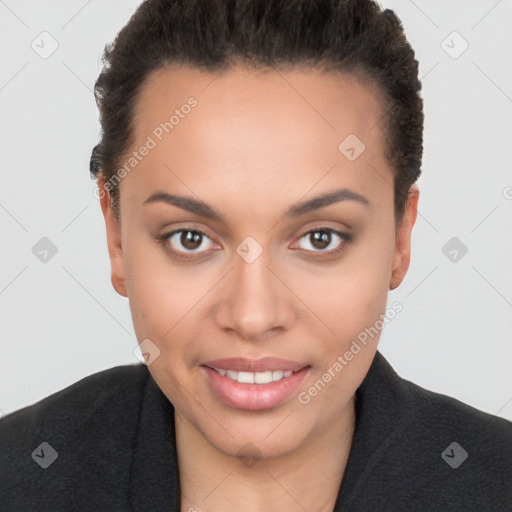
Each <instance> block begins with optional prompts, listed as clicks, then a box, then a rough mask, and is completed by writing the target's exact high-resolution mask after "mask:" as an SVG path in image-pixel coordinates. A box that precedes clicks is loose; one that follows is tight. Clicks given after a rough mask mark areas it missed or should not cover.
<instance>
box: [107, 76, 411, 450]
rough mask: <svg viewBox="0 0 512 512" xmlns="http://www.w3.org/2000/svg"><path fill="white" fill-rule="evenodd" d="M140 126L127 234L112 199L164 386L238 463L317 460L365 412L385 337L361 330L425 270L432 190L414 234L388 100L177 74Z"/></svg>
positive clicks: (345, 89) (128, 290)
mask: <svg viewBox="0 0 512 512" xmlns="http://www.w3.org/2000/svg"><path fill="white" fill-rule="evenodd" d="M190 98H193V99H192V100H191V99H190ZM186 105H189V107H186ZM135 114H136V115H135V119H134V129H135V144H134V146H133V147H132V148H131V151H130V155H132V152H133V151H137V152H138V157H137V164H136V166H134V167H133V169H131V170H130V172H127V173H126V174H125V176H124V178H123V179H122V181H121V183H120V198H121V199H120V205H121V208H120V211H121V224H120V225H118V224H117V223H116V222H115V220H114V218H113V214H112V210H111V208H110V204H109V199H108V195H107V196H105V197H104V198H102V200H101V201H102V209H103V214H104V216H105V221H106V226H107V237H108V245H109V254H110V258H111V266H112V283H113V285H114V287H115V289H116V290H117V291H118V293H120V294H121V295H123V296H126V297H128V298H129V303H130V309H131V313H132V317H133V323H134V329H135V332H136V335H137V338H138V340H139V343H141V342H143V340H150V342H148V341H146V342H145V344H146V345H145V347H146V350H144V349H143V352H144V351H146V352H149V358H150V359H149V360H148V362H149V365H148V368H149V370H150V372H151V374H152V376H153V377H154V379H155V381H156V382H157V384H158V385H159V386H160V388H161V389H162V391H163V392H164V393H165V394H166V396H167V397H168V398H169V400H170V401H171V402H172V403H173V405H174V407H175V409H176V414H177V417H178V416H179V417H180V418H182V419H183V420H184V421H186V422H187V424H188V425H190V426H192V428H193V429H194V431H195V432H198V433H200V435H201V436H202V437H203V438H204V439H206V440H207V441H208V442H209V443H210V445H211V446H213V447H215V448H217V449H218V450H219V451H220V452H223V453H225V454H230V455H235V454H237V453H238V452H239V450H240V449H241V448H242V447H243V446H245V445H246V443H249V442H250V443H252V444H253V445H255V446H256V447H257V449H258V451H259V453H260V454H261V456H263V457H267V456H268V457H270V456H277V455H280V454H284V453H286V452H291V451H292V450H294V449H297V448H299V447H300V446H306V445H307V443H308V442H309V441H310V440H311V439H313V438H314V436H318V435H320V434H321V433H322V432H323V431H326V429H329V428H330V427H331V426H332V425H334V424H335V423H336V421H337V418H340V417H341V416H342V414H343V411H344V410H346V409H347V404H349V403H350V401H351V400H353V396H354V392H355V391H356V389H357V387H358V386H359V384H360V383H361V381H362V380H363V378H364V376H365V375H366V373H367V371H368V368H369V366H370V364H371V361H372V359H373V356H374V354H375V351H376V349H377V342H378V339H379V335H380V331H379V332H378V333H377V334H375V335H373V337H372V336H367V339H366V343H363V342H362V341H360V340H361V333H363V332H365V329H366V330H367V329H369V328H371V327H372V326H375V325H376V322H377V325H381V324H382V321H381V322H380V323H379V320H382V315H384V314H385V313H386V301H387V293H388V290H389V289H390V288H394V287H396V286H398V284H399V283H400V282H401V280H402V279H403V277H404V275H405V272H406V271H407V268H408V264H409V251H410V235H411V230H412V226H413V224H414V221H415V218H416V203H417V199H418V191H417V189H415V188H414V189H413V190H412V192H413V193H412V194H411V198H410V200H409V202H408V205H407V210H406V214H405V217H404V219H403V221H402V222H401V223H400V224H399V226H398V228H396V226H395V220H394V204H393V186H392V183H393V173H392V171H391V169H390V167H389V165H388V163H387V162H386V160H385V158H384V148H383V146H382V142H381V137H382V132H381V125H380V122H379V119H380V105H379V102H378V98H377V96H376V95H375V93H374V91H372V90H371V89H369V88H368V87H367V86H364V85H362V84H361V83H360V82H358V81H357V80H356V79H355V78H354V77H353V76H351V75H347V74H334V73H328V74H326V73H321V72H320V71H313V70H305V69H295V70H293V71H287V72H279V73H278V72H276V71H273V70H272V71H269V72H266V73H264V72H255V71H249V70H246V69H243V68H232V69H230V70H229V71H228V72H225V73H223V74H221V75H218V76H217V75H214V74H210V73H206V72H200V71H199V70H196V69H193V68H188V67H175V68H173V69H170V68H168V69H165V70H159V71H157V72H155V73H153V74H152V75H150V77H149V79H148V81H147V82H146V83H145V85H144V87H143V89H142V90H141V95H140V97H139V100H138V103H137V106H136V112H135ZM171 115H175V118H174V119H172V120H171V123H173V124H172V125H171V124H170V123H168V124H167V125H165V122H169V119H170V117H171ZM162 123H163V124H162ZM350 134H354V135H355V137H357V138H354V135H350ZM348 136H350V137H351V138H349V139H347V140H346V141H345V139H346V138H347V137H348ZM150 139H151V140H150ZM343 141H345V142H343ZM340 144H341V146H340ZM363 144H364V146H363ZM143 146H146V148H149V149H148V150H147V151H145V150H141V149H140V148H141V147H143ZM340 147H341V149H340ZM351 148H353V150H352V149H351ZM362 149H363V150H362ZM361 150H362V151H361ZM143 153H144V155H143ZM130 155H128V156H127V160H126V161H128V158H129V157H130ZM354 157H356V158H354ZM132 163H133V162H132ZM155 194H159V195H156V196H155ZM152 197H153V199H150V198H152ZM318 198H323V200H322V199H318ZM315 199H316V200H315ZM374 331H375V329H374ZM366 332H368V331H366ZM363 338H364V336H363ZM354 340H356V344H357V345H358V346H359V349H360V350H359V351H357V349H356V348H355V346H354V343H353V342H354ZM358 340H359V341H358ZM347 352H351V353H352V357H350V356H349V355H346V354H347ZM268 358H270V359H268ZM273 358H280V360H273ZM340 358H341V359H340ZM225 359H231V360H230V361H220V360H225ZM233 359H234V360H233ZM283 360H285V361H283ZM336 363H338V364H336ZM340 367H341V368H340ZM217 370H220V371H217ZM222 370H230V371H231V372H235V371H237V370H238V371H240V372H241V373H239V374H237V373H229V374H226V375H223V374H222ZM251 370H252V371H251ZM280 370H282V371H288V372H290V371H292V372H293V373H292V374H291V375H289V376H288V374H287V373H282V374H280V373H279V372H280ZM280 377H283V378H282V379H281V380H277V379H279V378H280ZM233 379H238V380H241V381H245V380H247V381H248V382H250V381H251V379H256V382H255V383H244V382H242V383H240V382H235V380H233ZM269 379H276V380H275V382H267V381H268V380H269ZM315 390H316V392H315ZM292 413H293V414H292ZM276 425H279V427H278V428H277V429H276Z"/></svg>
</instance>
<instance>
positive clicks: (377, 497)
mask: <svg viewBox="0 0 512 512" xmlns="http://www.w3.org/2000/svg"><path fill="white" fill-rule="evenodd" d="M356 422H357V423H356V433H355V437H354V441H353V445H352V449H351V452H350V457H349V461H348V464H347V468H346V471H345V476H344V479H343V482H342V484H341V487H340V490H339V494H338V500H337V503H336V506H335V511H336V512H341V511H344V512H345V511H346V512H363V511H364V512H379V511H386V512H388V511H389V512H400V511H407V512H426V511H429V512H452V511H461V512H462V511H463V512H473V511H474V512H486V511H491V512H505V511H512V423H511V422H508V421H506V420H504V419H502V418H498V417H495V416H492V415H489V414H486V413H483V412H481V411H478V410H477V409H474V408H472V407H469V406H468V405H465V404H463V403H461V402H459V401H457V400H455V399H453V398H449V397H447V396H444V395H440V394H436V393H433V392H431V391H427V390H425V389H423V388H421V387H419V386H417V385H415V384H413V383H411V382H409V381H407V380H405V379H402V378H401V377H399V376H398V375H397V374H396V373H395V372H394V370H393V369H392V368H391V366H390V365H389V363H388V362H387V361H386V360H385V359H384V357H383V356H382V355H381V354H380V353H379V352H377V354H376V356H375V359H374V361H373V363H372V366H371V368H370V371H369V372H368V374H367V376H366V377H365V379H364V381H363V383H362V384H361V386H360V387H359V389H358V390H357V392H356ZM43 443H47V444H43ZM454 443H457V444H454ZM0 456H1V462H0V510H1V511H6V512H15V511H23V512H28V511H38V512H43V511H52V512H60V511H63V512H64V511H65V512H72V511H82V510H84V511H85V510H87V511H93V512H104V511H107V512H108V511H131V510H133V511H148V512H149V511H151V512H159V511H164V510H165V511H171V512H179V510H180V508H179V475H178V465H177V458H176V447H175V432H174V408H173V406H172V404H171V403H170V402H169V400H167V398H166V397H165V395H164V394H163V393H162V392H161V391H160V389H159V388H158V386H157V385H156V383H155V381H154V380H153V378H152V377H151V375H150V373H149V371H148V369H147V367H146V366H145V365H144V364H142V363H137V364H133V365H124V366H117V367H115V368H111V369H109V370H104V371H101V372H98V373H95V374H93V375H90V376H88V377H86V378H84V379H82V380H80V381H78V382H76V383H75V384H73V385H71V386H69V387H67V388H65V389H63V390H61V391H59V392H57V393H54V394H52V395H50V396H49V397H47V398H45V399H43V400H41V401H39V402H37V403H36V404H34V405H31V406H28V407H25V408H23V409H20V410H18V411H16V412H13V413H11V414H8V415H7V416H5V417H4V418H2V419H1V420H0ZM45 466H46V467H45ZM306 485H307V484H306ZM283 512H286V511H283ZM310 512H313V511H310Z"/></svg>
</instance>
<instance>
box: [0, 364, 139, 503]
mask: <svg viewBox="0 0 512 512" xmlns="http://www.w3.org/2000/svg"><path fill="white" fill-rule="evenodd" d="M148 375H149V371H148V369H147V367H146V365H144V364H142V363H137V364H128V365H120V366H116V367H113V368H110V369H107V370H102V371H99V372H97V373H94V374H92V375H89V376H87V377H84V378H82V379H81V380H79V381H77V382H75V383H74V384H71V385H70V386H68V387H66V388H64V389H62V390H60V391H57V392H55V393H53V394H51V395H49V396H48V397H46V398H43V399H42V400H40V401H38V402H36V403H34V404H32V405H29V406H27V407H24V408H22V409H19V410H17V411H14V412H12V413H10V414H7V415H6V416H4V417H3V418H1V419H0V453H1V454H2V461H1V464H0V495H1V496H2V497H3V499H5V500H6V503H9V504H10V505H11V506H12V507H14V504H16V506H18V505H19V507H20V508H12V509H10V510H18V509H19V510H21V509H22V508H21V507H22V506H23V507H25V509H26V510H27V509H30V510H32V509H31V508H30V507H31V506H34V507H35V508H34V510H35V509H37V510H60V509H54V508H53V509H52V507H54V506H56V502H55V501H53V504H52V500H55V496H57V495H59V500H64V502H66V503H68V504H69V505H70V506H71V503H75V504H76V503H77V500H78V502H81V501H82V500H83V503H88V505H92V504H93V503H94V500H95V499H98V500H100V499H101V497H102V496H104V495H105V493H106V494H109V495H110V496H111V497H113V496H115V495H116V494H118V495H119V499H120V500H122V499H123V495H125V494H126V493H124V494H123V491H122V490H123V489H124V488H125V487H126V485H127V478H128V476H129V468H130V464H131V457H132V446H133V443H134V439H135V436H136V433H137V426H138V421H139V412H140V406H141V400H142V397H143V390H144V386H145V383H146V381H147V378H148ZM87 489H88V490H89V492H87ZM90 489H97V490H98V493H97V494H96V495H91V494H90ZM71 490H72V491H71ZM102 490H103V491H104V492H103V493H102ZM69 493H71V494H70V495H69V496H67V494H69ZM81 493H83V495H81ZM10 500H12V501H10ZM45 500H48V502H45ZM66 500H67V501H66ZM98 505H101V502H100V501H98ZM26 507H29V508H26Z"/></svg>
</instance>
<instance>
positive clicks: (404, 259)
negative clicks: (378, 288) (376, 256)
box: [389, 185, 420, 290]
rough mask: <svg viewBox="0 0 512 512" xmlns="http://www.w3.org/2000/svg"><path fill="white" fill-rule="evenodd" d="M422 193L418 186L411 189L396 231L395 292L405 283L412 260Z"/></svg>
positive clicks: (393, 269)
mask: <svg viewBox="0 0 512 512" xmlns="http://www.w3.org/2000/svg"><path fill="white" fill-rule="evenodd" d="M419 195H420V191H419V189H418V187H417V186H416V185H412V186H411V188H410V189H409V193H408V197H407V204H406V207H405V212H404V216H403V218H402V220H401V221H400V223H399V225H398V227H397V230H396V242H395V252H394V255H393V265H392V269H391V280H390V282H389V289H390V290H394V289H395V288H397V287H398V286H399V285H400V283H401V282H402V281H403V279H404V277H405V274H406V273H407V270H408V269H409V263H410V260H411V234H412V228H413V226H414V223H415V222H416V216H417V213H418V198H419Z"/></svg>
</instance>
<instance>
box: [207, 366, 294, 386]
mask: <svg viewBox="0 0 512 512" xmlns="http://www.w3.org/2000/svg"><path fill="white" fill-rule="evenodd" d="M215 370H216V371H217V372H218V373H220V374H221V375H224V376H225V377H228V378H229V379H231V380H236V381H237V382H240V383H242V384H268V383H270V382H276V381H278V380H281V379H283V378H286V377H289V376H290V375H291V374H292V373H293V372H292V371H291V370H286V371H283V370H276V371H273V372H271V371H268V372H235V371H233V370H222V369H217V368H215Z"/></svg>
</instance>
